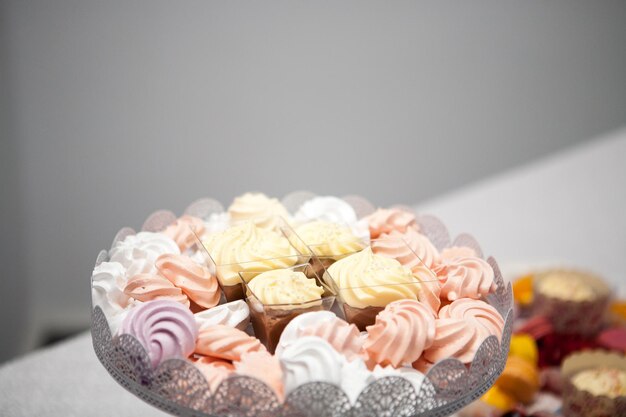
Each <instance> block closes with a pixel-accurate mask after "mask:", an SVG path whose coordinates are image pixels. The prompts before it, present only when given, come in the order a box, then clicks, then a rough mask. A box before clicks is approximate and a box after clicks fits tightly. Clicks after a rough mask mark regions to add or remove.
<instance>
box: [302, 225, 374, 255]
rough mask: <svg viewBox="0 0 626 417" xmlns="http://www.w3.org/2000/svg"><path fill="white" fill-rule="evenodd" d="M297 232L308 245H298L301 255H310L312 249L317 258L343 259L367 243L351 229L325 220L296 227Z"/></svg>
mask: <svg viewBox="0 0 626 417" xmlns="http://www.w3.org/2000/svg"><path fill="white" fill-rule="evenodd" d="M295 232H296V234H297V235H298V237H299V238H300V239H301V241H302V243H304V244H305V245H306V246H302V247H299V246H298V245H296V247H297V249H298V250H299V251H300V253H309V251H308V248H310V249H311V251H312V252H313V254H315V255H317V256H324V257H331V258H333V259H341V258H343V257H344V256H346V255H348V254H351V253H354V252H358V251H360V250H361V249H363V248H364V247H365V242H364V241H363V240H362V239H361V238H359V237H358V236H356V235H355V234H354V233H352V230H351V229H350V228H349V227H347V226H344V225H341V224H337V223H331V222H328V221H325V220H316V221H312V222H308V223H303V224H301V225H300V226H297V227H296V229H295Z"/></svg>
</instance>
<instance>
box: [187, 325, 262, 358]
mask: <svg viewBox="0 0 626 417" xmlns="http://www.w3.org/2000/svg"><path fill="white" fill-rule="evenodd" d="M258 351H266V349H265V346H263V345H262V344H261V342H260V341H259V339H257V338H255V337H252V336H248V335H247V334H246V333H244V332H242V331H241V330H239V329H235V328H234V327H229V326H225V325H223V324H216V325H213V326H205V327H203V328H202V329H200V332H199V333H198V340H197V342H196V350H195V352H196V353H199V354H201V355H206V356H212V357H215V358H222V359H228V360H232V361H238V360H240V359H241V355H243V354H244V353H246V352H258Z"/></svg>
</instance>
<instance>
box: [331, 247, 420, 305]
mask: <svg viewBox="0 0 626 417" xmlns="http://www.w3.org/2000/svg"><path fill="white" fill-rule="evenodd" d="M328 275H329V276H330V277H331V279H332V280H333V281H334V282H335V284H336V285H337V287H338V288H339V294H340V297H341V299H342V300H343V301H344V302H345V303H347V304H348V305H350V306H352V307H357V308H366V307H371V306H374V307H384V306H386V305H387V304H389V303H391V302H392V301H396V300H401V299H405V298H408V299H414V300H415V299H417V298H418V297H419V293H420V287H421V285H420V281H419V280H417V279H416V278H415V277H414V276H413V273H412V272H411V270H410V269H408V268H405V267H403V266H402V265H401V264H400V262H398V261H396V260H395V259H392V258H387V257H385V256H381V255H376V254H374V253H373V252H372V249H371V248H369V247H368V248H365V249H364V250H362V251H361V252H358V253H355V254H353V255H350V256H347V257H345V258H343V259H341V260H339V261H337V262H335V263H334V264H332V265H331V266H330V267H329V268H328Z"/></svg>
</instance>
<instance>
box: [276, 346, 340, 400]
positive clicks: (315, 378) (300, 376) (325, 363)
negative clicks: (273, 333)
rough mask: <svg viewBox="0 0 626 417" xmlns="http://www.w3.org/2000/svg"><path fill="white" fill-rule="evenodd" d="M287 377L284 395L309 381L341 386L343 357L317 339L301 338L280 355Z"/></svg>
mask: <svg viewBox="0 0 626 417" xmlns="http://www.w3.org/2000/svg"><path fill="white" fill-rule="evenodd" d="M278 358H279V359H280V363H281V366H282V369H283V373H284V375H285V378H284V380H285V393H287V394H289V393H290V392H291V391H293V390H294V389H296V388H297V387H299V386H300V385H303V384H306V383H308V382H328V383H331V384H335V385H340V383H341V369H342V367H343V365H344V363H345V359H344V358H343V356H342V355H340V354H339V353H337V351H336V350H335V349H334V348H333V347H332V346H331V345H330V344H329V343H328V342H327V341H325V340H323V339H322V338H319V337H316V336H305V337H301V338H299V339H298V340H296V341H295V342H293V343H291V344H290V345H288V346H287V347H286V348H285V349H284V350H282V351H281V353H280V355H279V356H278Z"/></svg>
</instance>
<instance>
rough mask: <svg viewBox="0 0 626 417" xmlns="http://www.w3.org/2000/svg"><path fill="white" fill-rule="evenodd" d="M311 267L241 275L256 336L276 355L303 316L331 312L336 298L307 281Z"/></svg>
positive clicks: (312, 281)
mask: <svg viewBox="0 0 626 417" xmlns="http://www.w3.org/2000/svg"><path fill="white" fill-rule="evenodd" d="M310 268H311V265H310V264H308V263H305V264H299V265H294V266H292V267H290V268H284V269H276V270H271V271H265V272H261V273H258V272H257V271H247V272H240V273H239V275H240V277H241V282H242V283H243V285H244V287H245V293H246V302H247V303H248V307H249V308H250V319H251V321H252V327H253V328H254V334H255V336H256V337H257V338H258V339H259V340H260V341H261V342H262V343H263V344H264V345H265V346H266V347H267V349H268V350H269V351H270V352H272V353H274V350H275V349H276V346H277V345H278V341H279V339H280V335H281V334H282V332H283V330H284V329H285V327H286V326H287V324H289V322H290V321H291V320H292V319H294V318H295V317H297V316H298V315H300V314H303V313H308V312H312V311H321V310H330V308H331V307H332V305H333V303H334V301H335V296H334V295H332V292H331V291H330V290H329V289H328V288H325V287H324V286H323V285H321V284H320V283H321V280H316V279H313V278H308V277H307V274H306V272H307V270H308V269H310Z"/></svg>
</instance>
